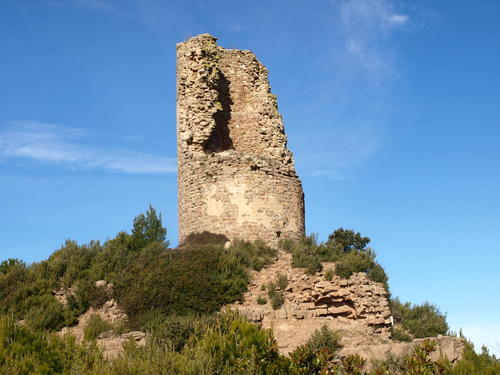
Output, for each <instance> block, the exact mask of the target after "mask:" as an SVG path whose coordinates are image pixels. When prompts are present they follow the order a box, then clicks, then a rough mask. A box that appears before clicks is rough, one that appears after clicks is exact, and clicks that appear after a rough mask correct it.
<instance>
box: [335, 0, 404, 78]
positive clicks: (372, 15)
mask: <svg viewBox="0 0 500 375" xmlns="http://www.w3.org/2000/svg"><path fill="white" fill-rule="evenodd" d="M338 6H339V10H340V22H341V28H342V36H343V38H344V45H345V51H346V52H347V57H348V58H350V62H351V63H354V64H358V65H359V66H358V67H360V68H362V69H364V70H366V72H368V73H369V74H370V78H371V79H375V80H383V79H385V78H387V77H388V76H390V75H391V74H393V73H394V69H395V66H394V50H393V48H392V47H391V46H390V45H389V44H388V40H389V37H390V36H392V35H393V34H394V33H396V32H400V31H402V30H405V29H407V28H408V27H410V25H411V23H412V22H411V17H410V15H409V14H404V13H402V12H398V11H397V10H396V5H395V2H393V1H390V0H345V1H341V2H340V3H339V5H338Z"/></svg>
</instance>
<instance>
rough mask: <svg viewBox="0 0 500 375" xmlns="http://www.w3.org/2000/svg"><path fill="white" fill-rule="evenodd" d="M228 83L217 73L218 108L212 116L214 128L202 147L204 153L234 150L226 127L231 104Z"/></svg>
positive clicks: (222, 75)
mask: <svg viewBox="0 0 500 375" xmlns="http://www.w3.org/2000/svg"><path fill="white" fill-rule="evenodd" d="M230 83H231V82H229V81H228V80H227V78H226V77H225V76H224V74H223V73H222V72H221V71H219V80H218V82H217V88H216V90H217V93H218V95H217V102H218V103H219V106H220V108H219V109H218V110H217V112H215V113H214V115H213V118H214V120H215V127H214V129H213V130H212V134H210V137H209V138H208V140H207V142H206V143H205V145H204V147H203V148H204V150H205V152H206V153H214V152H221V151H226V150H234V146H233V141H232V139H231V136H230V134H229V126H228V125H229V121H230V120H231V104H233V101H232V100H231V95H230V91H229V85H230Z"/></svg>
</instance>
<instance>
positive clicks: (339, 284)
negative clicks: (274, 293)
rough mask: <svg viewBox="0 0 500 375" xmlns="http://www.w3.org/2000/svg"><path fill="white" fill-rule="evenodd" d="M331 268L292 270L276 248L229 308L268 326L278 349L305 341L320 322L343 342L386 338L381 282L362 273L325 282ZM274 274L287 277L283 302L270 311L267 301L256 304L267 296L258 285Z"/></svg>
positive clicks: (388, 325) (386, 316) (387, 319)
mask: <svg viewBox="0 0 500 375" xmlns="http://www.w3.org/2000/svg"><path fill="white" fill-rule="evenodd" d="M334 268H335V264H334V263H324V264H323V270H324V271H323V272H319V273H316V274H315V275H306V274H305V273H304V270H303V269H300V268H292V266H291V255H290V254H287V253H285V252H282V251H280V252H279V255H278V259H277V261H276V262H275V263H274V264H272V265H270V266H269V267H267V268H265V269H264V270H262V271H261V272H254V273H253V275H252V282H251V284H250V286H249V289H248V292H247V293H246V294H245V296H244V299H243V301H242V302H240V303H237V304H234V305H233V307H234V308H236V309H237V310H239V311H240V313H242V314H243V315H245V316H246V317H247V318H248V319H250V320H251V321H254V322H256V323H259V324H261V325H262V326H263V327H264V328H272V329H273V332H274V334H275V337H276V340H277V342H278V345H279V347H280V350H281V351H282V352H283V353H288V352H290V351H293V350H294V349H295V348H296V347H297V346H299V345H302V344H304V343H305V342H307V340H308V339H309V337H310V336H311V334H312V333H313V332H314V331H315V330H316V329H319V328H320V327H321V326H323V325H325V324H326V325H327V326H328V327H330V328H331V329H334V330H337V331H339V332H340V333H341V334H342V343H343V344H344V345H361V344H366V343H369V344H377V343H385V342H388V341H389V338H390V334H391V311H390V308H389V301H388V294H387V291H386V290H385V288H384V286H383V284H381V283H376V282H373V281H371V280H369V279H368V278H367V277H366V274H364V273H357V274H354V275H353V276H351V277H350V278H349V279H341V278H339V277H337V276H334V277H333V278H332V279H331V280H326V278H325V274H324V272H325V271H326V270H328V269H332V270H333V269H334ZM279 274H282V275H286V276H287V278H288V285H287V287H286V289H285V291H284V297H285V302H284V303H283V305H282V306H281V307H280V308H279V309H277V310H273V309H272V307H271V302H270V301H267V303H266V304H262V305H261V304H259V299H261V302H262V298H267V292H266V291H264V290H263V289H264V288H265V287H266V285H268V284H269V283H270V282H273V281H275V280H276V278H277V277H278V275H279Z"/></svg>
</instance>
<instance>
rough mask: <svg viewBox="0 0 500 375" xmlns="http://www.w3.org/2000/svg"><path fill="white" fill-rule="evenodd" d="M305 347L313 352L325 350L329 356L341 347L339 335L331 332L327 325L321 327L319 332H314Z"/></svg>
mask: <svg viewBox="0 0 500 375" xmlns="http://www.w3.org/2000/svg"><path fill="white" fill-rule="evenodd" d="M306 345H307V346H309V347H310V348H311V349H312V350H315V351H320V350H323V349H327V350H328V351H329V352H330V353H331V354H335V353H337V352H338V351H339V349H340V348H341V347H342V346H341V345H340V335H339V334H338V333H337V332H335V331H332V330H331V329H330V328H329V327H328V326H327V325H323V326H321V328H320V329H319V330H316V331H314V333H313V334H312V335H311V338H310V339H309V341H308V342H307V344H306Z"/></svg>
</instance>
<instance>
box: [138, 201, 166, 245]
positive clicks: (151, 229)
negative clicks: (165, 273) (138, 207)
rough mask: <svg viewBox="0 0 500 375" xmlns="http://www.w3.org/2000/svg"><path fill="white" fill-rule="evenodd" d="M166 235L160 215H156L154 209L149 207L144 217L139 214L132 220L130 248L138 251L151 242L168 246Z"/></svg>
mask: <svg viewBox="0 0 500 375" xmlns="http://www.w3.org/2000/svg"><path fill="white" fill-rule="evenodd" d="M166 235H167V229H166V228H164V227H163V225H162V222H161V214H159V215H157V214H156V210H155V209H154V207H153V206H151V205H149V208H148V211H147V212H146V215H144V214H142V213H141V214H139V215H137V216H136V217H135V219H134V226H133V228H132V248H133V250H139V249H142V248H143V247H145V246H147V245H149V244H151V243H153V242H160V243H161V244H164V245H165V246H168V245H169V242H168V241H167V240H165V238H166Z"/></svg>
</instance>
